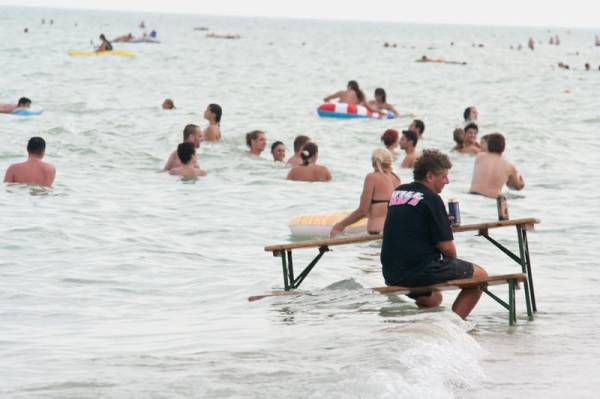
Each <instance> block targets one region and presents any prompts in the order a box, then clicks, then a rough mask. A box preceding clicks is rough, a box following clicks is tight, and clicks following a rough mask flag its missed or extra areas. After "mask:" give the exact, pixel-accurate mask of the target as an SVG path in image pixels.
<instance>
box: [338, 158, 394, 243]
mask: <svg viewBox="0 0 600 399" xmlns="http://www.w3.org/2000/svg"><path fill="white" fill-rule="evenodd" d="M392 163H393V158H392V154H391V153H390V152H389V151H388V150H386V149H385V148H377V149H376V150H374V151H373V153H372V155H371V165H372V166H373V172H371V173H369V174H367V176H366V177H365V181H364V183H363V190H362V194H361V195H360V203H359V205H358V208H356V209H355V210H354V211H353V212H352V213H351V214H350V215H348V216H347V217H346V218H344V219H343V220H341V221H340V222H339V223H336V224H335V225H334V226H333V227H332V228H331V231H330V232H329V237H335V236H336V235H338V234H339V233H341V232H342V231H344V229H345V228H346V227H348V226H350V225H351V224H354V223H356V222H358V221H359V220H361V219H362V218H364V217H368V218H369V219H368V220H367V231H368V233H369V234H380V233H381V232H382V231H383V224H384V223H385V217H386V215H387V208H388V203H389V202H390V197H391V196H392V192H393V191H394V189H395V188H396V187H398V186H399V185H400V178H399V177H398V176H396V174H395V173H394V172H393V170H392Z"/></svg>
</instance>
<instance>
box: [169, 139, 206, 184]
mask: <svg viewBox="0 0 600 399" xmlns="http://www.w3.org/2000/svg"><path fill="white" fill-rule="evenodd" d="M177 157H178V158H179V159H180V160H181V164H182V165H181V166H178V167H176V168H173V169H170V170H169V174H171V175H176V176H184V177H195V176H206V175H207V173H206V171H205V170H202V169H198V168H196V167H195V166H194V165H197V164H198V157H197V155H196V146H195V145H194V143H181V144H179V145H178V146H177Z"/></svg>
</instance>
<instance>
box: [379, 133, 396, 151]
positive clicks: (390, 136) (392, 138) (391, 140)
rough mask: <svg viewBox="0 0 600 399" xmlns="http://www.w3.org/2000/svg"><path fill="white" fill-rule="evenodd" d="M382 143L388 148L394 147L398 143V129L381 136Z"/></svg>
mask: <svg viewBox="0 0 600 399" xmlns="http://www.w3.org/2000/svg"><path fill="white" fill-rule="evenodd" d="M381 141H382V142H383V144H384V145H385V146H386V147H389V146H391V145H394V144H396V143H397V142H398V131H397V130H396V129H388V130H386V131H385V132H383V134H382V135H381Z"/></svg>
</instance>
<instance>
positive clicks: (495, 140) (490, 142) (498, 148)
mask: <svg viewBox="0 0 600 399" xmlns="http://www.w3.org/2000/svg"><path fill="white" fill-rule="evenodd" d="M505 147H506V141H505V140H504V136H503V135H502V134H500V133H492V134H488V135H487V148H488V151H489V152H493V153H496V154H500V155H502V153H503V152H504V148H505Z"/></svg>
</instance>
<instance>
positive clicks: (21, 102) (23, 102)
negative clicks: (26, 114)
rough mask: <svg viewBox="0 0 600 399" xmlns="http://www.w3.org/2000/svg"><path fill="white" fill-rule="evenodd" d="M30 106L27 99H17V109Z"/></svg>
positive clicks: (29, 101)
mask: <svg viewBox="0 0 600 399" xmlns="http://www.w3.org/2000/svg"><path fill="white" fill-rule="evenodd" d="M30 105H31V100H30V99H28V98H27V97H21V98H19V102H18V103H17V107H19V108H29V106H30Z"/></svg>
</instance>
